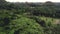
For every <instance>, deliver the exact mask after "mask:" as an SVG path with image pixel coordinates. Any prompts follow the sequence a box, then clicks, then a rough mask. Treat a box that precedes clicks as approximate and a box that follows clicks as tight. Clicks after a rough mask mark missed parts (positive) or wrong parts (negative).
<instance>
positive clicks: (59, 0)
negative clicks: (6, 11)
mask: <svg viewBox="0 0 60 34" xmlns="http://www.w3.org/2000/svg"><path fill="white" fill-rule="evenodd" d="M6 1H7V2H46V1H51V2H60V0H6Z"/></svg>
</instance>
